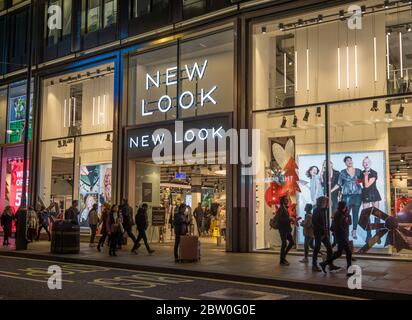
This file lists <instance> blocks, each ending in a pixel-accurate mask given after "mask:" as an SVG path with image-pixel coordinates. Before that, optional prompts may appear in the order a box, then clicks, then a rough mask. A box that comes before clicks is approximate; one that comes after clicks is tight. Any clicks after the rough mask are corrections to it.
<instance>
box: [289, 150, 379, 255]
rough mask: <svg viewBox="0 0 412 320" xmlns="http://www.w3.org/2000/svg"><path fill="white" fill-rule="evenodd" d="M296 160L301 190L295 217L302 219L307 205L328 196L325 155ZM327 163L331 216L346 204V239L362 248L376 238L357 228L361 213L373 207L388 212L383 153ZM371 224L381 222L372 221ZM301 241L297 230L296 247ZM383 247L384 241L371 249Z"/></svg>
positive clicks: (355, 155)
mask: <svg viewBox="0 0 412 320" xmlns="http://www.w3.org/2000/svg"><path fill="white" fill-rule="evenodd" d="M297 159H298V168H299V169H298V171H299V172H298V175H299V185H300V189H301V192H300V193H299V195H298V216H300V217H302V219H304V217H305V211H304V208H305V206H306V204H312V205H313V207H315V204H316V199H317V198H318V197H320V196H322V195H325V193H326V192H327V190H326V189H327V183H326V182H327V181H326V179H327V178H326V176H327V175H326V162H325V155H324V154H312V155H299V156H298V158H297ZM345 160H346V162H345ZM330 161H331V162H330V168H329V185H330V188H331V199H330V200H331V201H330V204H331V212H334V211H335V210H336V208H337V204H338V202H339V201H345V202H346V203H347V204H348V208H349V210H350V214H351V216H352V221H353V223H352V226H350V230H349V231H350V232H349V239H350V240H353V243H354V246H355V247H362V246H363V245H365V243H366V242H367V240H368V239H370V237H373V236H374V235H375V231H374V230H372V231H370V232H367V231H365V230H363V229H362V228H361V227H360V226H359V225H358V221H359V217H360V214H361V211H362V209H364V208H367V207H370V206H372V205H373V206H375V207H378V208H379V209H380V210H382V211H384V212H387V203H386V165H385V152H384V151H369V152H346V153H332V154H331V155H330ZM350 168H351V169H350ZM370 222H371V223H382V222H383V221H376V220H375V218H374V217H371V218H370ZM303 241H304V237H303V230H302V228H299V243H300V244H302V243H303ZM384 243H385V238H382V240H381V241H380V243H379V242H378V243H377V244H375V246H374V248H382V247H383V246H384Z"/></svg>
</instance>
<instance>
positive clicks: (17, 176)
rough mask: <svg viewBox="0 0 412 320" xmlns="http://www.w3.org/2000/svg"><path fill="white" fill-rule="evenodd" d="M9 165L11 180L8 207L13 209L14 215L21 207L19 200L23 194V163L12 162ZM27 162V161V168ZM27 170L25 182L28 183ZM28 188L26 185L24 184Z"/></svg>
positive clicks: (20, 161) (19, 161) (18, 161)
mask: <svg viewBox="0 0 412 320" xmlns="http://www.w3.org/2000/svg"><path fill="white" fill-rule="evenodd" d="M10 165H11V179H10V206H11V207H12V208H13V211H14V213H16V211H17V209H18V208H19V207H20V206H21V198H22V192H23V161H22V160H13V161H11V162H10ZM28 166H29V162H28V161H27V167H28ZM28 177H29V174H28V170H27V181H28ZM26 186H28V184H26Z"/></svg>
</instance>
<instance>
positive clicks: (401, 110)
mask: <svg viewBox="0 0 412 320" xmlns="http://www.w3.org/2000/svg"><path fill="white" fill-rule="evenodd" d="M404 111H405V107H404V106H403V105H402V103H401V105H400V107H399V111H398V113H397V114H396V117H397V118H403V112H404Z"/></svg>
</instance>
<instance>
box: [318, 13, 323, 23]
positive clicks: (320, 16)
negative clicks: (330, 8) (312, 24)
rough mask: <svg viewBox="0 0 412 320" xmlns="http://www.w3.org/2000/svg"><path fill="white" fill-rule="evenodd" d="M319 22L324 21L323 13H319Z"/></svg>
mask: <svg viewBox="0 0 412 320" xmlns="http://www.w3.org/2000/svg"><path fill="white" fill-rule="evenodd" d="M318 22H323V15H321V14H320V15H318Z"/></svg>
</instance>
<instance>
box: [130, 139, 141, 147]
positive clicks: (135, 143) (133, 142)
mask: <svg viewBox="0 0 412 320" xmlns="http://www.w3.org/2000/svg"><path fill="white" fill-rule="evenodd" d="M133 146H134V147H135V148H139V138H138V137H136V140H133V138H130V140H129V149H132V148H133Z"/></svg>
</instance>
